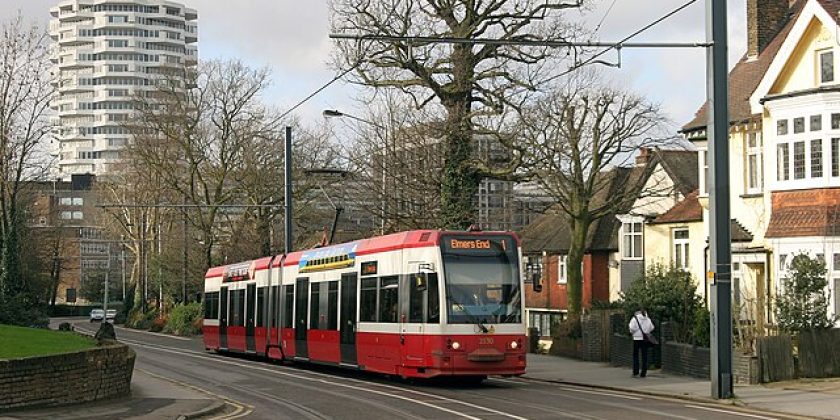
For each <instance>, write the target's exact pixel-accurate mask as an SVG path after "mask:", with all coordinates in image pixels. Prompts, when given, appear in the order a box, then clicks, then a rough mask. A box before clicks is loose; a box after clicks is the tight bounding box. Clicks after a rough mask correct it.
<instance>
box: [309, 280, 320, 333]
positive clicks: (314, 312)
mask: <svg viewBox="0 0 840 420" xmlns="http://www.w3.org/2000/svg"><path fill="white" fill-rule="evenodd" d="M309 287H310V289H312V291H311V293H310V296H311V300H310V301H309V329H310V330H318V329H321V326H320V324H319V323H318V320H319V319H320V318H321V316H320V315H321V310H320V309H321V285H320V284H319V283H313V284H312V285H311V286H309Z"/></svg>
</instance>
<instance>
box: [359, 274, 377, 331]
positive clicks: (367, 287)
mask: <svg viewBox="0 0 840 420" xmlns="http://www.w3.org/2000/svg"><path fill="white" fill-rule="evenodd" d="M376 280H377V279H376V278H368V279H362V285H361V286H362V290H361V293H360V296H359V300H360V304H359V321H361V322H376Z"/></svg>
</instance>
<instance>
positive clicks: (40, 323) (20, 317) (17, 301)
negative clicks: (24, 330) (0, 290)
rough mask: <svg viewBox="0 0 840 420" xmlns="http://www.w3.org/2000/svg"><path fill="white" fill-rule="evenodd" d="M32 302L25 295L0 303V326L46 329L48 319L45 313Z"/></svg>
mask: <svg viewBox="0 0 840 420" xmlns="http://www.w3.org/2000/svg"><path fill="white" fill-rule="evenodd" d="M32 301H33V300H32V299H29V298H28V297H27V296H25V295H19V296H16V297H10V298H7V299H5V300H4V301H3V302H0V324H8V325H17V326H21V327H32V328H47V327H48V326H49V324H50V319H49V318H48V317H47V314H46V312H44V311H42V310H41V308H40V307H38V306H37V305H35V304H33V303H32Z"/></svg>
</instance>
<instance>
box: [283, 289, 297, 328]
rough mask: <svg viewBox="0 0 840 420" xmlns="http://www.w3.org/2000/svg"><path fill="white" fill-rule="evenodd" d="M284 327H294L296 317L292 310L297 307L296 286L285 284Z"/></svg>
mask: <svg viewBox="0 0 840 420" xmlns="http://www.w3.org/2000/svg"><path fill="white" fill-rule="evenodd" d="M283 297H284V298H285V301H284V302H283V328H292V325H294V324H293V323H294V319H292V311H293V310H294V308H295V286H292V285H289V286H283Z"/></svg>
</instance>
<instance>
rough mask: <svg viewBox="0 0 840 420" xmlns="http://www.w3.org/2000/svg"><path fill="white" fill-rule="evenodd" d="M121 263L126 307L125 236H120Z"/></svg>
mask: <svg viewBox="0 0 840 420" xmlns="http://www.w3.org/2000/svg"><path fill="white" fill-rule="evenodd" d="M120 262H121V263H122V283H123V288H122V301H123V307H125V235H120Z"/></svg>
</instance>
